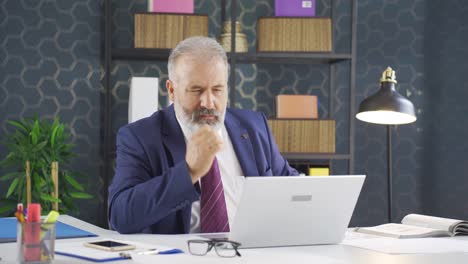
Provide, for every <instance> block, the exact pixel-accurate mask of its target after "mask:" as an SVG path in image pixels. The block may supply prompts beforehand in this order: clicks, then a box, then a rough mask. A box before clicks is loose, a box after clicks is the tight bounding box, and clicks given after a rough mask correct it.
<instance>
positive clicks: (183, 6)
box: [148, 0, 194, 14]
mask: <svg viewBox="0 0 468 264" xmlns="http://www.w3.org/2000/svg"><path fill="white" fill-rule="evenodd" d="M193 1H194V0H148V12H158V13H182V14H193V12H194V5H193Z"/></svg>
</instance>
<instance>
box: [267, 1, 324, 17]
mask: <svg viewBox="0 0 468 264" xmlns="http://www.w3.org/2000/svg"><path fill="white" fill-rule="evenodd" d="M315 4H316V1H315V0H275V16H293V17H301V16H302V17H304V16H310V17H313V16H315V6H316V5H315Z"/></svg>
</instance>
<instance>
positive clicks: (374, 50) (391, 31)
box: [354, 0, 428, 225]
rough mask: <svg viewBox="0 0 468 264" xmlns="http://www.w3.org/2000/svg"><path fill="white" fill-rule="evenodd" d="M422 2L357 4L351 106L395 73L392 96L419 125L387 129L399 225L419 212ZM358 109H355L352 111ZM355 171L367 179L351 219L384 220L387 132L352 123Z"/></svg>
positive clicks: (422, 119) (422, 117) (376, 0)
mask: <svg viewBox="0 0 468 264" xmlns="http://www.w3.org/2000/svg"><path fill="white" fill-rule="evenodd" d="M426 2H428V1H424V0H412V1H407V0H397V1H384V0H368V1H359V2H358V3H359V8H358V35H357V37H358V39H357V49H358V50H357V52H358V54H357V55H358V60H357V68H356V69H357V76H356V92H357V94H356V102H357V103H359V102H361V101H362V100H363V99H364V98H365V97H367V96H369V95H371V94H373V93H375V92H376V91H377V90H378V88H379V83H378V82H379V79H380V76H381V74H382V71H384V70H385V68H386V67H387V66H391V67H392V68H393V69H394V70H395V71H396V76H397V80H398V84H397V91H398V92H400V93H401V94H402V95H404V96H406V97H407V98H408V99H409V100H411V101H412V102H413V104H414V105H415V108H416V112H417V113H416V115H417V118H418V120H417V121H416V122H415V123H413V124H409V125H402V126H399V127H395V128H393V129H392V132H391V133H392V138H393V144H392V146H391V148H392V151H393V155H392V157H393V164H392V168H393V183H394V185H393V195H394V198H393V218H394V221H397V222H398V221H400V220H401V218H402V217H403V216H404V215H406V214H407V213H410V212H420V211H421V210H422V204H423V200H422V199H421V198H422V189H421V184H422V180H423V179H424V178H423V175H422V173H421V172H422V171H421V169H422V167H423V163H422V158H423V154H424V153H425V150H424V149H423V144H422V136H423V132H424V129H423V127H424V122H425V112H424V111H423V109H424V106H423V103H424V100H425V98H426V95H425V90H426V89H425V87H424V80H425V76H426V74H425V72H424V69H425V68H424V66H425V65H424V58H425V56H424V53H423V51H424V50H423V48H424V47H423V44H424V40H425V37H426V35H425V34H424V33H425V32H424V29H425V22H426V14H425V3H426ZM356 109H357V108H356ZM355 128H356V141H355V149H356V152H355V154H356V161H355V164H356V172H358V173H365V174H366V175H367V179H366V183H365V185H364V189H363V192H362V193H361V197H360V199H359V203H358V206H357V208H356V212H355V214H354V220H355V223H357V224H364V223H366V224H371V225H375V224H380V223H384V222H386V221H387V219H388V216H387V143H386V127H385V126H382V125H375V124H367V123H364V122H361V121H358V120H356V122H355Z"/></svg>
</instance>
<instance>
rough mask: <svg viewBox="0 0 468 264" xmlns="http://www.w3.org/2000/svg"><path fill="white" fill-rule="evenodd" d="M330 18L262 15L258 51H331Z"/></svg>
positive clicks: (259, 21) (258, 31)
mask: <svg viewBox="0 0 468 264" xmlns="http://www.w3.org/2000/svg"><path fill="white" fill-rule="evenodd" d="M331 28H332V27H331V19H330V18H322V17H321V18H316V17H310V18H298V17H261V18H259V19H258V22H257V42H258V45H257V50H258V51H296V52H331V51H332V32H331Z"/></svg>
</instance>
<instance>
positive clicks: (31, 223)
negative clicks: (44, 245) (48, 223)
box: [24, 203, 41, 261]
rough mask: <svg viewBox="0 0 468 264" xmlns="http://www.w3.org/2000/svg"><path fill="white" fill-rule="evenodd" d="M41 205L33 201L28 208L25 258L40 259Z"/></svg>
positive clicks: (25, 230)
mask: <svg viewBox="0 0 468 264" xmlns="http://www.w3.org/2000/svg"><path fill="white" fill-rule="evenodd" d="M40 241H41V205H40V204H38V203H31V204H30V205H29V208H28V217H27V223H26V228H25V229H24V247H25V248H24V260H25V261H39V260H40V259H41V249H40V247H39V246H38V245H39V244H40Z"/></svg>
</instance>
